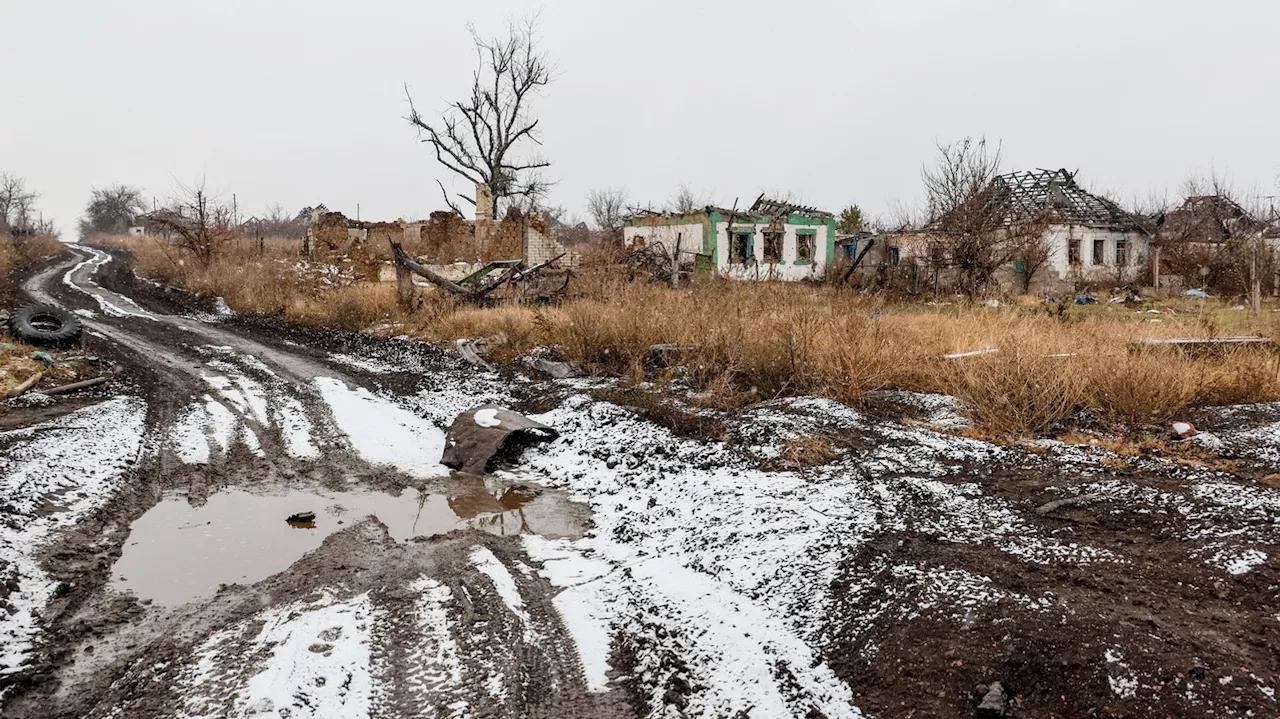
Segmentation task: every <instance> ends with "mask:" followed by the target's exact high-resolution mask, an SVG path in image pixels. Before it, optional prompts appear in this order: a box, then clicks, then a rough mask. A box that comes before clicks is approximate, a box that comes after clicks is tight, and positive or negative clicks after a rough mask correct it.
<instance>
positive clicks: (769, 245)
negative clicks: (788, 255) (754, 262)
mask: <svg viewBox="0 0 1280 719" xmlns="http://www.w3.org/2000/svg"><path fill="white" fill-rule="evenodd" d="M760 234H761V235H762V236H763V237H764V244H763V246H762V247H761V250H762V256H763V257H764V260H763V261H764V262H765V263H766V264H771V265H777V264H781V263H782V238H783V237H785V234H784V233H782V232H772V231H770V230H765V231H764V232H762V233H760Z"/></svg>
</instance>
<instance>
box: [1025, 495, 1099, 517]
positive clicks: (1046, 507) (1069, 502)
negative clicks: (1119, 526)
mask: <svg viewBox="0 0 1280 719" xmlns="http://www.w3.org/2000/svg"><path fill="white" fill-rule="evenodd" d="M1098 499H1102V495H1101V494H1080V495H1076V496H1074V497H1065V498H1063V499H1055V500H1053V501H1052V502H1045V503H1044V504H1042V505H1040V506H1039V507H1037V508H1036V514H1048V513H1050V512H1053V511H1055V510H1058V509H1062V508H1063V507H1072V506H1075V505H1077V504H1083V503H1085V502H1092V501H1095V500H1098Z"/></svg>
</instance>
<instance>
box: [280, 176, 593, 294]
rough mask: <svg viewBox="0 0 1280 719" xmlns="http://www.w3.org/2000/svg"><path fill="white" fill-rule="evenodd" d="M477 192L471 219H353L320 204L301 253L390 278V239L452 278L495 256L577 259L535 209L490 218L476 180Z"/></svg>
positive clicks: (446, 215)
mask: <svg viewBox="0 0 1280 719" xmlns="http://www.w3.org/2000/svg"><path fill="white" fill-rule="evenodd" d="M476 197H477V198H478V199H479V200H480V202H478V203H477V205H476V208H477V209H476V217H475V219H474V220H468V219H466V218H464V217H462V216H460V215H459V214H457V213H456V212H451V211H437V212H432V213H431V216H430V218H429V219H427V220H425V221H419V220H413V221H409V220H403V219H400V220H395V221H394V222H372V221H367V220H353V219H351V218H349V217H347V216H345V215H343V214H342V213H341V212H330V211H328V209H327V208H325V207H324V205H319V206H318V207H317V209H316V210H314V211H312V212H311V215H310V222H309V224H308V227H307V231H306V236H305V238H304V241H303V245H302V254H303V255H304V256H305V257H308V258H310V259H313V260H316V261H319V262H323V263H325V264H334V265H341V266H344V267H346V266H349V267H350V269H351V270H352V273H353V274H354V276H355V277H356V278H358V279H367V280H379V279H380V280H383V281H391V280H394V277H395V271H394V268H393V267H392V266H391V264H390V259H389V258H390V256H391V243H392V242H396V243H400V244H402V245H403V246H404V248H405V250H406V251H407V252H409V253H410V254H411V255H412V256H415V257H417V258H418V259H419V260H420V261H421V262H423V263H424V264H426V265H428V266H431V267H432V268H434V269H435V270H436V271H437V272H439V273H440V274H442V275H444V276H446V277H449V278H451V279H453V278H455V277H454V276H455V275H457V276H465V275H466V274H470V273H471V272H472V271H474V270H475V269H478V268H479V267H480V266H482V265H483V264H484V263H486V262H491V261H495V260H516V259H518V260H522V261H523V262H524V265H525V266H526V267H532V266H534V265H537V264H541V263H544V262H550V261H552V260H555V259H558V258H559V259H561V260H562V263H561V264H563V265H572V264H573V263H574V262H576V260H577V256H576V254H574V253H571V252H569V251H567V250H566V248H565V247H564V245H563V244H562V243H561V242H560V241H559V240H558V239H557V238H556V236H555V233H554V231H553V230H552V229H551V226H550V224H549V223H548V221H547V220H546V218H545V217H543V216H542V214H541V213H539V212H538V211H537V210H533V211H529V212H521V211H520V210H519V209H518V208H509V209H508V211H507V213H506V215H505V216H504V217H503V218H502V220H500V221H495V219H494V217H493V202H492V195H491V194H490V193H489V188H488V186H486V185H477V186H476Z"/></svg>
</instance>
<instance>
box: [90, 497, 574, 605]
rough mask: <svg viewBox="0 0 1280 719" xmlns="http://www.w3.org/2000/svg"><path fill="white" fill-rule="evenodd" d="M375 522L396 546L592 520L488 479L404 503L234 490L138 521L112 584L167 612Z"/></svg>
mask: <svg viewBox="0 0 1280 719" xmlns="http://www.w3.org/2000/svg"><path fill="white" fill-rule="evenodd" d="M302 512H314V513H315V519H314V521H311V522H288V521H286V520H287V518H288V517H289V516H290V515H293V514H297V513H302ZM370 515H372V516H376V517H377V518H378V519H379V520H380V521H381V522H382V523H383V524H385V525H386V526H387V530H388V532H389V533H390V535H391V536H392V538H394V539H396V540H397V541H407V540H411V539H414V538H415V537H429V536H432V535H434V534H442V533H445V532H450V531H453V530H455V529H464V530H465V529H476V530H480V531H485V532H491V533H494V534H500V535H514V534H523V533H533V534H540V535H543V536H546V537H578V536H581V534H582V531H583V529H584V528H585V522H586V516H587V515H586V514H585V511H584V509H583V508H582V507H581V506H579V505H575V504H572V503H570V502H568V501H566V500H564V499H563V498H561V497H560V496H559V495H555V494H541V495H537V494H536V493H535V491H534V490H532V489H529V488H527V487H523V486H522V485H516V486H507V487H503V486H500V485H496V484H494V483H492V482H491V483H490V484H488V485H485V484H484V483H483V482H481V481H480V480H473V481H472V482H470V483H462V484H460V485H459V486H458V487H457V488H455V489H453V490H452V491H450V492H449V493H448V494H421V493H419V492H417V491H416V490H413V489H406V490H405V491H404V492H402V493H401V494H400V495H399V496H395V495H391V494H386V493H381V492H325V491H297V490H281V491H277V492H269V493H263V492H248V491H244V490H239V489H227V490H224V491H222V492H218V493H217V494H214V495H212V496H210V497H209V499H208V501H207V502H206V503H205V504H203V505H202V506H198V507H197V506H192V505H191V504H190V503H189V502H188V501H187V499H186V497H185V496H183V495H181V494H174V495H170V496H167V497H165V498H164V499H163V500H161V501H160V503H159V504H157V505H156V506H155V507H153V508H151V509H150V510H149V511H148V512H147V513H146V514H144V515H142V516H141V517H139V518H138V519H137V520H136V521H135V522H134V523H133V525H132V526H131V528H130V534H129V538H128V540H127V541H126V542H125V546H124V550H123V552H122V553H121V556H120V559H119V560H118V561H117V562H116V564H115V567H113V569H112V577H111V580H112V585H113V586H114V588H115V589H116V590H117V591H121V592H129V593H132V594H134V595H136V596H137V597H138V598H140V599H150V600H153V601H155V602H157V603H160V604H166V605H176V604H182V603H185V602H189V601H192V600H195V599H200V598H203V597H208V596H211V595H213V594H214V593H215V592H216V591H217V589H218V585H220V584H252V583H254V582H257V581H259V580H262V579H265V578H266V577H269V576H271V575H273V574H276V573H278V572H281V571H284V570H285V569H288V568H289V566H290V565H292V564H293V563H294V562H295V561H297V560H298V559H299V558H300V557H301V556H302V555H304V554H306V553H307V552H309V551H311V550H313V549H315V548H317V547H319V546H320V543H321V542H322V541H323V540H324V538H325V537H326V536H328V535H329V534H332V533H333V532H336V531H339V530H341V529H343V528H344V527H348V526H351V525H352V524H354V523H356V522H359V521H360V520H362V519H364V518H365V517H368V516H370Z"/></svg>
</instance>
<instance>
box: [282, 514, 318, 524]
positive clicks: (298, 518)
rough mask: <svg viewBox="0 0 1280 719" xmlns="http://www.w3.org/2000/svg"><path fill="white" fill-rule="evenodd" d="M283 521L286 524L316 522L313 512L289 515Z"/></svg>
mask: <svg viewBox="0 0 1280 719" xmlns="http://www.w3.org/2000/svg"><path fill="white" fill-rule="evenodd" d="M284 521H286V522H290V523H293V522H314V521H316V513H315V512H297V513H295V514H290V515H289V516H288V517H287V518H286V519H285V520H284Z"/></svg>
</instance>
